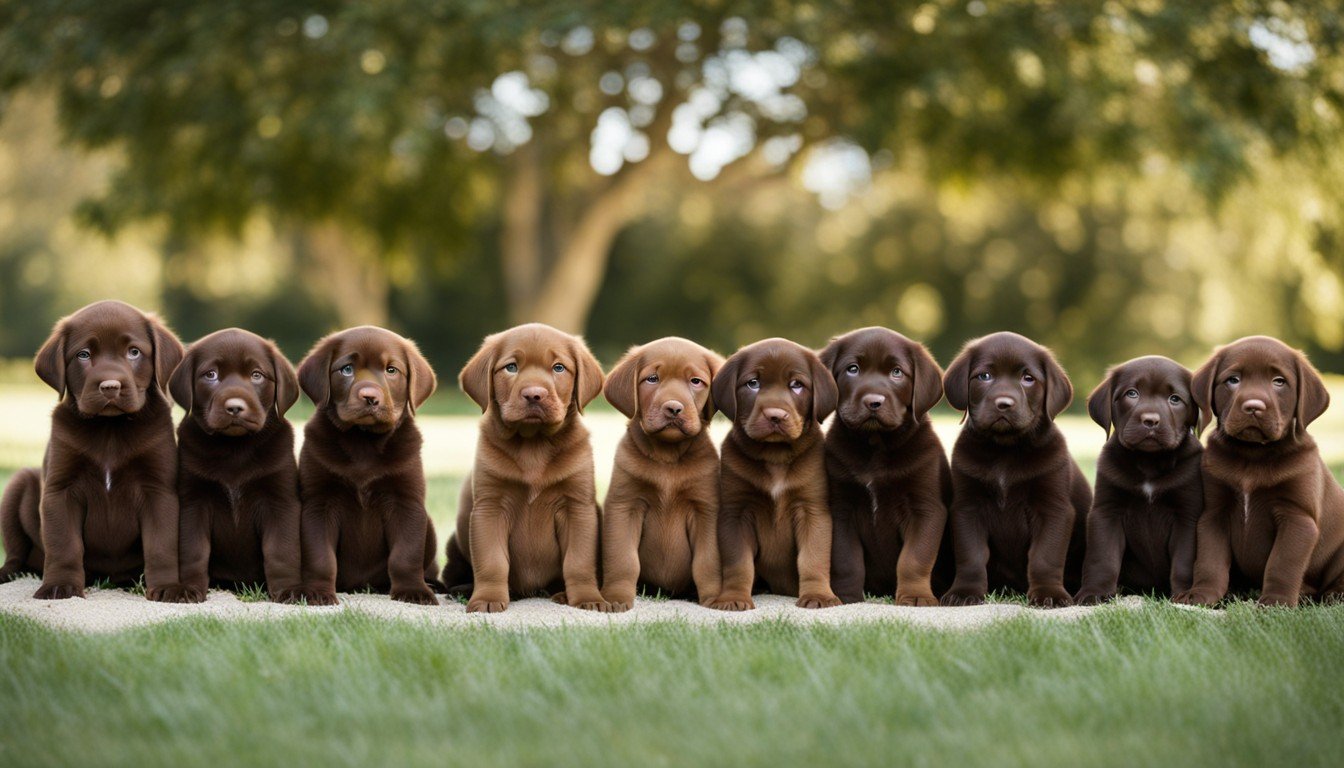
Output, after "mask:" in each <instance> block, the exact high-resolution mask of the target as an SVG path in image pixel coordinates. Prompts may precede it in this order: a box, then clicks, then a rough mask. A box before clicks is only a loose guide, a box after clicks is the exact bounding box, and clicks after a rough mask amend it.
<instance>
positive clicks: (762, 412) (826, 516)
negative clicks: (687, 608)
mask: <svg viewBox="0 0 1344 768" xmlns="http://www.w3.org/2000/svg"><path fill="white" fill-rule="evenodd" d="M712 391H713V395H714V405H715V406H716V407H718V409H719V410H720V411H723V413H724V415H726V416H727V417H728V418H730V419H732V421H733V428H732V431H730V432H729V433H728V437H727V438H726V439H725V440H724V442H723V456H722V459H721V461H720V464H719V467H720V469H719V494H720V506H719V557H720V559H721V560H722V562H723V585H722V588H721V590H720V592H719V596H718V598H717V599H715V600H714V602H713V603H711V607H713V608H719V609H722V610H728V611H742V610H748V609H751V608H755V607H756V605H755V603H754V602H753V601H752V599H751V595H752V592H753V590H754V588H755V587H756V586H757V585H758V583H759V585H760V586H762V587H764V588H765V589H767V590H769V591H770V592H773V593H775V594H777V595H797V596H798V605H799V606H800V607H803V608H825V607H828V606H833V605H839V604H840V598H838V597H836V596H835V593H834V592H832V591H831V515H830V511H829V509H828V508H827V503H826V455H825V447H824V445H823V443H822V434H821V422H822V421H823V420H825V418H826V417H827V416H829V415H830V414H831V412H832V411H834V410H835V404H836V396H837V395H836V389H835V379H834V378H832V376H831V372H830V371H828V370H826V366H824V365H822V364H821V360H820V359H819V358H818V357H817V356H816V354H814V353H813V352H812V350H810V349H807V348H806V347H802V346H799V345H798V344H795V343H793V342H792V341H788V340H787V339H766V340H764V341H758V342H756V343H755V344H752V345H750V346H746V347H743V348H742V349H739V350H738V351H737V352H736V354H734V355H733V356H732V357H730V358H728V360H727V362H725V363H724V365H723V368H721V369H720V370H719V375H718V376H717V377H716V378H715V379H714V384H713V387H712Z"/></svg>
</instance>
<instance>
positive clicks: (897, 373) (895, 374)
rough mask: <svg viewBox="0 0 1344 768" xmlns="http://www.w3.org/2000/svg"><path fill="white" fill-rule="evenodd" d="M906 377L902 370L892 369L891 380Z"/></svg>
mask: <svg viewBox="0 0 1344 768" xmlns="http://www.w3.org/2000/svg"><path fill="white" fill-rule="evenodd" d="M904 375H905V371H902V370H901V369H900V368H892V369H891V378H893V379H899V378H901V377H902V376H904Z"/></svg>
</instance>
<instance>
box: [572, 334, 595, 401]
mask: <svg viewBox="0 0 1344 768" xmlns="http://www.w3.org/2000/svg"><path fill="white" fill-rule="evenodd" d="M571 344H572V347H571V350H572V351H573V353H574V364H575V365H576V366H578V370H577V371H575V372H574V404H575V405H576V406H578V409H579V413H583V407H584V406H585V405H587V404H589V403H591V402H592V401H593V398H595V397H597V396H598V395H600V394H602V364H601V363H599V362H597V358H596V357H593V353H592V352H590V351H588V345H587V344H584V343H583V339H581V338H579V337H578V336H574V337H573V341H572V342H571Z"/></svg>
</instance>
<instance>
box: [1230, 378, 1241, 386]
mask: <svg viewBox="0 0 1344 768" xmlns="http://www.w3.org/2000/svg"><path fill="white" fill-rule="evenodd" d="M1240 383H1241V377H1240V376H1228V377H1227V384H1228V386H1232V387H1235V386H1237V385H1238V384H1240Z"/></svg>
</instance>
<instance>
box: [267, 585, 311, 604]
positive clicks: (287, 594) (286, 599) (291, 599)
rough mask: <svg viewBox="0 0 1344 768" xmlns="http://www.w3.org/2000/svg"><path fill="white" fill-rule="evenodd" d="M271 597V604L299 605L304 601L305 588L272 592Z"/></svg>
mask: <svg viewBox="0 0 1344 768" xmlns="http://www.w3.org/2000/svg"><path fill="white" fill-rule="evenodd" d="M269 596H270V598H271V602H273V603H289V604H293V603H298V602H302V601H303V588H302V587H286V588H284V589H279V590H275V591H274V592H271V593H270V595H269Z"/></svg>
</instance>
